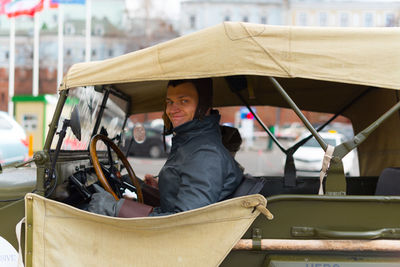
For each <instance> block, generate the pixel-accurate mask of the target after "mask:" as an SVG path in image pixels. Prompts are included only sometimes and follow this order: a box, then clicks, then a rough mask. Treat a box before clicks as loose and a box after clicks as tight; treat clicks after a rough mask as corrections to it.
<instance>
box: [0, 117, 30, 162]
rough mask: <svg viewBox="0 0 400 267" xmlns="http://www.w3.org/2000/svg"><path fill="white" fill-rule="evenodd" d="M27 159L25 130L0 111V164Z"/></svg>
mask: <svg viewBox="0 0 400 267" xmlns="http://www.w3.org/2000/svg"><path fill="white" fill-rule="evenodd" d="M27 159H28V143H27V140H26V134H25V130H24V129H23V128H22V127H21V125H19V124H18V123H17V122H16V121H15V120H14V118H12V117H10V116H9V115H8V113H6V112H4V111H0V164H2V165H3V164H10V163H14V162H21V161H25V160H27Z"/></svg>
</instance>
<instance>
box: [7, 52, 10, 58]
mask: <svg viewBox="0 0 400 267" xmlns="http://www.w3.org/2000/svg"><path fill="white" fill-rule="evenodd" d="M9 58H10V53H9V52H8V51H7V52H6V59H9Z"/></svg>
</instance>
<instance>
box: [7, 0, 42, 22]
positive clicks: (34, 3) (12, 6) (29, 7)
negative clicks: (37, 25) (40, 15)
mask: <svg viewBox="0 0 400 267" xmlns="http://www.w3.org/2000/svg"><path fill="white" fill-rule="evenodd" d="M43 3H44V0H12V1H10V2H8V3H7V4H5V6H4V14H6V15H7V16H8V17H9V18H12V17H18V16H21V15H28V16H33V15H35V13H36V12H40V11H42V9H43Z"/></svg>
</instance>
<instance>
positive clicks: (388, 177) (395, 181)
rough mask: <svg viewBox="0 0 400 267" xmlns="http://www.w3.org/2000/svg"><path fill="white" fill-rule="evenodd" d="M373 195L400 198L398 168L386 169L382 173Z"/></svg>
mask: <svg viewBox="0 0 400 267" xmlns="http://www.w3.org/2000/svg"><path fill="white" fill-rule="evenodd" d="M375 195H384V196H400V168H386V169H384V170H383V171H382V173H381V175H380V176H379V179H378V183H377V185H376V190H375Z"/></svg>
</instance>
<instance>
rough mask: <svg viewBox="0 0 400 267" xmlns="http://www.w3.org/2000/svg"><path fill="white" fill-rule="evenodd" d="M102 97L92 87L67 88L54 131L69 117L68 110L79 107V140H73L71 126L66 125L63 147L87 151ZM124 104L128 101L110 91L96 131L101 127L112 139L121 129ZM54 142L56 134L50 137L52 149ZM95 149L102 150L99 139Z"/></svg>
mask: <svg viewBox="0 0 400 267" xmlns="http://www.w3.org/2000/svg"><path fill="white" fill-rule="evenodd" d="M103 98H104V92H98V91H96V90H94V88H93V86H87V87H78V88H74V89H71V90H70V91H69V93H68V98H67V100H66V102H65V105H64V108H63V111H62V113H61V117H60V120H59V122H58V129H57V132H59V131H61V129H62V124H63V122H64V120H65V119H70V118H71V112H72V110H73V109H74V107H75V106H76V107H78V110H79V117H80V123H81V141H79V140H78V139H76V137H75V136H74V134H73V133H72V131H71V128H68V129H67V134H66V136H65V139H64V141H63V144H62V146H61V149H62V150H86V149H87V148H88V146H89V142H90V139H91V137H92V133H93V129H94V127H95V125H96V120H97V118H98V116H99V112H100V109H101V104H102V101H103ZM127 107H128V103H127V101H125V100H122V99H121V98H119V97H116V96H115V95H113V94H110V95H109V98H108V100H107V103H106V108H105V110H104V113H103V117H102V119H101V122H100V127H99V130H98V132H100V129H101V128H104V129H105V130H106V131H107V133H108V137H109V138H114V137H116V136H117V135H118V134H120V133H121V132H122V128H123V124H124V120H125V116H126V110H127ZM57 142H58V135H56V136H55V138H54V139H53V142H52V145H51V148H52V149H55V148H56V145H57ZM97 149H105V146H104V145H103V143H102V142H99V143H98V145H97Z"/></svg>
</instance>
